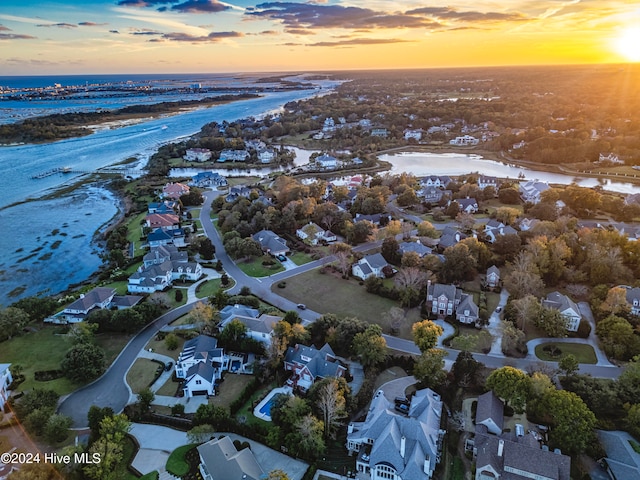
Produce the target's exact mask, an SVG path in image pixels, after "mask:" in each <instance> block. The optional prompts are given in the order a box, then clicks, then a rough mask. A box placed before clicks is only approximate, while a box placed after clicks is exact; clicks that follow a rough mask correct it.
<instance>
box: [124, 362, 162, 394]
mask: <svg viewBox="0 0 640 480" xmlns="http://www.w3.org/2000/svg"><path fill="white" fill-rule="evenodd" d="M159 366H160V364H158V363H157V362H152V361H151V360H149V359H148V358H138V359H136V361H135V362H133V365H131V368H130V369H129V371H128V372H127V383H128V384H129V386H130V387H131V391H132V392H133V393H134V394H138V393H140V392H141V391H142V390H144V389H145V388H147V387H149V385H150V384H151V382H152V381H153V380H154V378H155V377H156V371H157V370H158V367H159Z"/></svg>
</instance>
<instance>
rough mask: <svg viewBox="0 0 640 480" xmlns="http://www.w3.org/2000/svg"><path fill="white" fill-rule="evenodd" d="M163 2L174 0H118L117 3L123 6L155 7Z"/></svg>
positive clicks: (172, 1)
mask: <svg viewBox="0 0 640 480" xmlns="http://www.w3.org/2000/svg"><path fill="white" fill-rule="evenodd" d="M165 3H175V0H120V1H119V2H118V5H123V6H125V7H155V6H157V5H162V4H165Z"/></svg>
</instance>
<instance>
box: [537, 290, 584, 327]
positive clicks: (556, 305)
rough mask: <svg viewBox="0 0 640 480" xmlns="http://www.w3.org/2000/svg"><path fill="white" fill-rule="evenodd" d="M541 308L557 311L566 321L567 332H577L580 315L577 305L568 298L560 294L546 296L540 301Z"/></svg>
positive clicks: (553, 293)
mask: <svg viewBox="0 0 640 480" xmlns="http://www.w3.org/2000/svg"><path fill="white" fill-rule="evenodd" d="M542 306H543V307H546V308H552V309H554V310H558V311H559V312H560V313H561V314H562V316H563V317H565V319H566V320H567V330H568V331H570V332H577V331H578V327H579V326H580V320H581V319H582V314H581V313H580V309H579V308H578V305H576V304H575V302H574V301H573V300H571V299H570V298H569V297H567V296H566V295H563V294H561V293H560V292H552V293H550V294H549V295H547V298H546V299H544V300H542Z"/></svg>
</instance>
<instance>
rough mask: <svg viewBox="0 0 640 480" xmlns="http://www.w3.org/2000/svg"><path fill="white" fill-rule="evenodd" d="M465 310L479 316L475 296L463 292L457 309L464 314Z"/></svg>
mask: <svg viewBox="0 0 640 480" xmlns="http://www.w3.org/2000/svg"><path fill="white" fill-rule="evenodd" d="M465 310H469V315H468V316H474V317H477V316H478V306H477V305H476V304H475V302H474V301H473V296H471V295H468V294H466V293H463V294H462V296H461V297H460V303H459V304H458V306H457V307H456V311H457V312H458V313H460V314H462V313H464V311H465Z"/></svg>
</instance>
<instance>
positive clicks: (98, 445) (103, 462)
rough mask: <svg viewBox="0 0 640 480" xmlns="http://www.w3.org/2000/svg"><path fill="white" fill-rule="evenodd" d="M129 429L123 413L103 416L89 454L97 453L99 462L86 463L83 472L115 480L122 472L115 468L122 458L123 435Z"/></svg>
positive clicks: (127, 420)
mask: <svg viewBox="0 0 640 480" xmlns="http://www.w3.org/2000/svg"><path fill="white" fill-rule="evenodd" d="M130 429H131V422H129V419H128V418H127V416H126V415H124V414H122V413H121V414H117V415H113V416H109V417H105V418H103V419H102V421H101V422H100V428H99V431H100V436H99V438H98V440H96V441H95V442H94V443H93V444H92V445H91V447H89V455H90V456H92V455H99V456H100V462H96V463H88V464H86V465H85V467H84V473H85V474H86V475H87V476H88V477H89V478H91V479H94V480H117V479H118V478H120V477H121V475H122V472H120V471H119V469H118V468H117V467H118V465H119V464H120V462H122V459H123V444H124V438H125V435H126V434H127V433H128V432H129V430H130Z"/></svg>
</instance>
